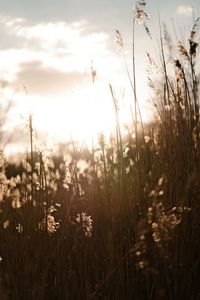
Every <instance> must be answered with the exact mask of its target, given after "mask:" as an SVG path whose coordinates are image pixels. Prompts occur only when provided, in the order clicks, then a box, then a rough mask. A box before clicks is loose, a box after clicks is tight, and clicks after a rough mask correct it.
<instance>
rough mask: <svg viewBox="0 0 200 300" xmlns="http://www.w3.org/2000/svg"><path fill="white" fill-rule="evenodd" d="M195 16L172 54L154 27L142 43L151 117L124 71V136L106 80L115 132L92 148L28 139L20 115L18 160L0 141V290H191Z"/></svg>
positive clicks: (198, 167) (161, 293) (196, 173)
mask: <svg viewBox="0 0 200 300" xmlns="http://www.w3.org/2000/svg"><path fill="white" fill-rule="evenodd" d="M198 22H199V20H197V21H196V22H195V23H194V26H193V28H192V30H191V33H190V36H189V39H188V44H187V45H185V44H184V43H183V42H181V41H179V42H178V43H177V47H176V52H175V55H174V54H172V51H171V50H170V49H171V48H170V38H169V36H168V34H167V31H166V30H165V32H164V35H163V36H162V35H161V37H160V49H161V50H160V61H161V62H160V65H159V66H158V67H157V65H156V63H155V62H154V59H153V58H152V57H151V55H150V54H148V55H147V56H148V60H149V66H148V67H149V69H148V78H149V85H150V87H151V89H152V101H153V103H154V106H155V109H156V110H157V114H158V121H156V122H151V123H149V124H148V125H145V126H143V123H142V120H141V118H140V111H139V99H137V94H136V89H135V86H136V85H135V84H136V78H135V75H133V79H131V76H130V74H128V75H129V79H130V81H131V84H132V88H133V103H134V105H133V112H132V113H133V124H130V125H129V128H128V133H127V136H126V137H124V136H123V135H122V133H121V124H120V121H119V118H118V107H117V102H116V99H115V96H114V91H113V87H112V86H111V85H110V91H111V97H112V98H113V103H114V105H113V109H115V113H116V133H115V136H113V137H112V138H110V140H109V141H108V140H107V139H106V138H105V137H104V136H103V134H102V135H101V136H99V146H98V148H96V147H93V148H91V149H85V148H84V147H80V146H77V144H76V143H75V142H74V141H71V142H69V144H68V145H65V146H64V150H63V151H64V156H61V155H57V154H56V153H54V154H53V155H49V153H48V152H47V151H46V150H45V149H43V150H37V149H36V148H35V144H34V143H35V139H34V124H32V117H30V118H29V136H30V152H29V153H27V155H25V156H24V160H23V161H22V162H21V161H20V162H19V164H18V165H12V164H10V163H9V162H6V158H5V157H4V153H3V152H1V153H0V184H1V185H0V187H1V189H0V200H1V201H0V299H1V300H32V299H33V300H36V299H37V300H47V299H48V300H54V299H55V300H81V299H83V300H84V299H87V300H90V299H91V300H92V299H104V300H106V299H116V300H117V299H118V300H123V299H126V300H128V299H138V300H143V299H144V300H150V299H152V300H157V299H166V300H180V299H188V300H189V299H190V300H197V299H200V286H199V279H200V255H199V253H200V198H199V196H200V183H199V178H200V122H199V99H200V97H199V73H198V72H199V70H198V68H197V67H198V65H197V63H196V61H197V60H198V58H199V57H198V43H197V39H198V36H197V33H198V32H197V27H198ZM146 30H148V28H146ZM147 33H148V32H147ZM116 34H117V39H118V44H119V46H120V47H121V48H122V51H123V41H122V37H121V35H120V33H119V32H118V31H117V32H116ZM166 42H167V45H166V46H164V44H166ZM170 51H171V52H170ZM166 53H167V54H166ZM166 56H169V57H170V58H171V59H170V63H167V61H168V58H166ZM134 60H135V57H134V53H133V62H134ZM133 65H134V64H133ZM156 68H158V71H157V72H159V76H160V77H159V78H160V81H159V82H157V81H154V78H153V71H152V70H153V69H156ZM133 71H134V70H133ZM133 74H134V72H133Z"/></svg>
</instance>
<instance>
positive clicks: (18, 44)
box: [0, 0, 200, 147]
mask: <svg viewBox="0 0 200 300" xmlns="http://www.w3.org/2000/svg"><path fill="white" fill-rule="evenodd" d="M135 3H136V2H135V1H130V0H123V1H122V0H115V1H111V0H85V1H81V0H6V1H5V0H0V36H1V40H0V95H1V101H2V103H3V104H2V105H4V103H6V102H8V101H11V102H12V106H11V109H10V112H9V115H8V118H7V121H6V122H5V124H4V128H3V129H4V130H5V132H6V134H7V135H8V133H10V137H11V142H12V143H13V144H15V147H16V142H18V145H20V141H22V143H21V145H23V141H24V138H25V135H26V134H27V133H22V131H23V126H24V124H25V123H26V120H27V116H28V115H29V114H32V115H33V120H34V126H35V128H36V130H37V132H38V133H39V134H41V137H42V138H44V136H45V137H48V138H50V139H52V140H54V141H65V140H67V139H68V138H69V137H70V136H73V138H75V139H83V138H84V137H85V136H90V137H91V136H93V135H94V134H95V133H98V132H100V131H104V132H106V131H108V130H109V129H111V128H113V124H114V112H113V103H112V99H111V96H110V92H109V88H108V87H109V83H111V84H112V86H113V88H114V90H115V93H116V97H117V99H118V100H119V103H120V105H121V106H120V111H121V118H122V120H124V122H126V119H127V120H128V118H129V117H130V116H129V117H128V116H127V114H128V113H127V108H129V106H130V101H131V100H130V99H129V96H130V95H129V94H130V91H129V87H128V79H127V74H126V71H125V66H124V62H123V59H122V55H121V53H120V52H119V51H118V49H117V45H116V43H115V29H117V30H119V31H120V33H121V34H122V36H123V40H124V45H125V54H126V57H127V63H128V66H130V71H131V64H132V63H131V51H132V50H131V47H132V22H133V6H134V5H135ZM146 10H147V12H148V13H149V20H148V27H149V29H150V31H151V35H152V40H151V39H150V38H149V37H148V36H147V34H146V33H145V31H144V29H143V27H142V26H141V25H137V26H136V29H135V56H136V75H137V84H138V87H137V90H138V97H139V99H140V101H141V107H142V111H143V116H144V119H145V120H147V119H148V117H149V105H150V104H149V103H148V101H147V99H148V88H147V86H146V67H145V52H146V51H154V50H155V45H156V41H157V38H158V14H160V18H161V20H162V22H166V24H167V26H169V28H171V27H172V19H173V20H174V22H175V23H176V26H177V28H178V30H179V31H180V35H182V36H183V38H184V34H185V30H186V29H188V28H191V24H192V21H193V19H195V18H197V17H198V13H199V12H200V3H199V0H191V1H182V0H173V1H172V0H168V1H161V0H149V1H147V6H146ZM91 66H92V68H93V70H95V71H96V75H97V76H96V78H95V79H96V80H95V83H93V81H92V77H91ZM127 99H128V100H127Z"/></svg>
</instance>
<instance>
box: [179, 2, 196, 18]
mask: <svg viewBox="0 0 200 300" xmlns="http://www.w3.org/2000/svg"><path fill="white" fill-rule="evenodd" d="M176 13H177V14H178V15H182V16H186V17H189V16H191V15H192V13H193V8H192V6H190V5H188V4H182V5H179V6H178V7H177V9H176Z"/></svg>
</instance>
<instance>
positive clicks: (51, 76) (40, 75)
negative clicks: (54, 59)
mask: <svg viewBox="0 0 200 300" xmlns="http://www.w3.org/2000/svg"><path fill="white" fill-rule="evenodd" d="M86 78H87V74H85V73H79V72H61V71H58V70H55V69H53V68H44V67H43V66H42V63H41V62H40V61H32V62H27V63H24V64H22V65H21V66H20V71H19V72H18V73H17V76H16V83H15V84H16V85H17V84H18V85H19V86H20V85H24V86H25V87H26V88H27V90H28V91H30V93H31V94H34V95H41V96H42V95H47V94H48V95H51V94H57V93H59V92H63V91H67V90H68V89H73V88H74V87H75V86H77V85H81V84H82V83H84V81H85V80H86Z"/></svg>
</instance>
